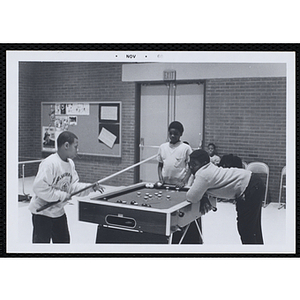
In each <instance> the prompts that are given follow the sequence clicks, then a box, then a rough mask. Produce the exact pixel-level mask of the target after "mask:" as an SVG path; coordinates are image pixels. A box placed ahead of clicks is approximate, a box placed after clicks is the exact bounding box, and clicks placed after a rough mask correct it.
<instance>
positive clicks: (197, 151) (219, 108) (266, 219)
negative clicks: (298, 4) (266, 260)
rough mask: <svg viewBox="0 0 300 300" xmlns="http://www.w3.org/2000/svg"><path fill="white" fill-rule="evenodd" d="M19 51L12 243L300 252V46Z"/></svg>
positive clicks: (106, 250)
mask: <svg viewBox="0 0 300 300" xmlns="http://www.w3.org/2000/svg"><path fill="white" fill-rule="evenodd" d="M6 57H7V61H6V62H7V70H6V71H7V103H8V106H7V126H8V127H7V129H8V132H9V133H10V134H11V138H10V139H8V140H7V149H8V151H7V161H8V165H9V167H10V172H9V176H8V178H7V202H6V206H7V220H6V221H7V222H6V225H7V227H6V230H7V241H6V242H7V253H12V254H13V253H16V254H21V253H24V254H26V253H33V254H45V255H47V254H51V253H52V254H53V253H58V254H68V253H69V254H72V253H73V254H85V255H89V254H98V255H101V254H102V255H105V254H128V255H134V254H145V255H147V254H149V255H151V254H156V255H160V254H161V255H165V254H173V255H178V256H180V255H188V254H193V255H196V256H199V257H201V255H210V254H211V255H212V254H217V255H222V254H232V255H239V254H252V255H253V254H295V245H296V240H295V237H296V234H295V231H296V217H295V207H296V196H295V184H296V183H295V86H296V82H295V78H296V75H295V64H296V62H295V52H292V51H282V52H281V51H276V52H275V51H274V52H272V51H261V52H260V51H153V50H152V51H147V50H143V51H134V50H133V51H113V50H110V51H80V50H78V51H51V50H49V51H37V50H35V51H26V50H24V51H18V50H11V51H7V53H6ZM53 137H54V138H55V141H53ZM45 138H46V139H45ZM50 138H51V140H50ZM41 141H42V143H41ZM49 141H51V144H49ZM45 143H46V144H45ZM54 145H55V146H54ZM16 183H17V184H18V187H17V188H16Z"/></svg>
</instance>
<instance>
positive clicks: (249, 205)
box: [236, 173, 265, 244]
mask: <svg viewBox="0 0 300 300" xmlns="http://www.w3.org/2000/svg"><path fill="white" fill-rule="evenodd" d="M264 195H265V185H264V183H263V181H262V179H261V178H260V176H259V175H257V174H253V173H252V175H251V179H250V182H249V184H248V187H247V188H246V190H245V192H244V197H240V198H238V199H237V202H236V211H237V228H238V232H239V234H240V237H241V241H242V244H263V243H264V242H263V236H262V231H261V208H262V203H263V200H264Z"/></svg>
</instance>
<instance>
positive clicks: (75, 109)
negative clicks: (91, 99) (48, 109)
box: [55, 103, 90, 115]
mask: <svg viewBox="0 0 300 300" xmlns="http://www.w3.org/2000/svg"><path fill="white" fill-rule="evenodd" d="M55 114H56V115H89V114H90V105H89V104H88V103H57V104H55Z"/></svg>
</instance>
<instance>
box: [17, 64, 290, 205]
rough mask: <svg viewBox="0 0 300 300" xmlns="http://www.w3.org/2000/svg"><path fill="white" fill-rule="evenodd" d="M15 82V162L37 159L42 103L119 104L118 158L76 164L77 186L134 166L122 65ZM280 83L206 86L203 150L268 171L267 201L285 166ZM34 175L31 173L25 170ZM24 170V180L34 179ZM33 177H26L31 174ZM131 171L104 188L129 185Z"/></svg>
mask: <svg viewBox="0 0 300 300" xmlns="http://www.w3.org/2000/svg"><path fill="white" fill-rule="evenodd" d="M19 74H20V80H19V92H20V93H19V95H20V97H19V156H20V157H30V158H31V157H33V158H39V157H41V150H40V149H41V145H40V143H41V141H40V139H41V131H40V130H41V128H40V126H41V102H60V101H64V102H68V101H70V102H75V101H78V102H83V101H87V102H91V101H122V110H123V115H122V135H123V138H122V157H121V158H106V157H94V156H82V157H81V159H78V158H77V159H75V164H76V168H77V171H78V173H79V176H80V178H81V180H82V181H85V182H94V181H96V180H98V179H101V178H104V177H106V176H108V175H110V174H112V173H115V172H117V171H119V170H121V169H124V168H126V167H128V166H130V165H132V164H134V146H135V145H134V142H135V84H134V83H128V82H122V81H121V75H122V64H121V63H94V62H93V63H78V62H76V63H72V62H44V63H40V62H30V63H27V62H22V63H20V73H19ZM285 115H286V79H285V78H243V79H215V80H207V81H206V82H205V128H204V131H205V132H204V145H207V144H208V143H209V142H214V143H215V144H216V145H217V150H218V152H219V155H220V156H222V155H224V154H229V153H233V154H236V155H238V156H240V157H241V158H242V159H243V160H245V161H246V162H248V163H249V162H251V161H262V162H265V163H267V164H268V165H269V167H270V183H269V196H270V197H269V201H274V202H276V201H278V191H279V182H280V172H281V168H282V167H283V166H284V165H285V163H286V162H285V159H286V147H285V143H286V134H285V133H286V117H285ZM31 169H32V170H31ZM36 169H37V167H36V166H32V168H28V167H26V176H34V175H35V174H36ZM30 172H31V173H30ZM133 182H134V171H133V170H130V171H127V172H126V173H124V174H121V175H119V176H117V177H115V178H113V179H112V180H110V181H108V182H106V183H107V184H111V185H128V184H132V183H133Z"/></svg>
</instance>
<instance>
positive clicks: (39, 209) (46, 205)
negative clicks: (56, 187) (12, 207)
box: [36, 154, 157, 212]
mask: <svg viewBox="0 0 300 300" xmlns="http://www.w3.org/2000/svg"><path fill="white" fill-rule="evenodd" d="M156 156H157V154H155V155H153V156H151V157H148V158H146V159H144V160H142V161H140V162H138V163H136V164H133V165H132V166H129V167H127V168H125V169H123V170H120V171H118V172H116V173H114V174H111V175H109V176H107V177H105V178H102V179H100V180H98V181H96V182H94V183H92V184H90V185H88V186H86V187H84V188H82V189H80V190H79V191H77V192H74V193H72V194H71V197H73V196H75V195H77V194H79V193H81V192H83V191H85V190H87V189H89V188H91V187H94V186H95V185H96V184H100V183H102V182H104V181H106V180H108V179H111V178H113V177H115V176H117V175H120V174H122V173H124V172H126V171H128V170H130V169H132V168H135V167H137V166H139V165H141V164H143V163H145V162H147V161H149V160H151V159H153V158H155V157H156ZM68 200H70V199H68ZM68 200H67V201H68ZM65 201H66V200H65ZM65 201H63V202H65ZM59 202H61V201H60V200H58V201H55V202H48V203H47V204H45V205H44V206H42V207H40V208H38V209H37V210H36V212H40V211H43V210H45V209H47V208H48V207H50V206H52V205H54V204H57V203H59Z"/></svg>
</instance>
